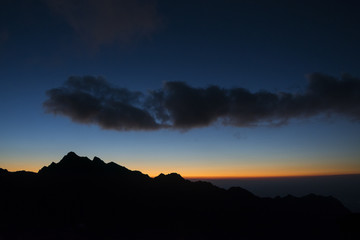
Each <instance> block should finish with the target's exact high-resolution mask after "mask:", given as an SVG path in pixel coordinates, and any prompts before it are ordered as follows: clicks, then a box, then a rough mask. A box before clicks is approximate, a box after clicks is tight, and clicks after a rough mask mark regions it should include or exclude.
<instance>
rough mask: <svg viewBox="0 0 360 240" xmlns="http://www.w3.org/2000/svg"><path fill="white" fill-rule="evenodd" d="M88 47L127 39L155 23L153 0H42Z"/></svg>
mask: <svg viewBox="0 0 360 240" xmlns="http://www.w3.org/2000/svg"><path fill="white" fill-rule="evenodd" d="M43 1H44V2H45V3H46V4H47V5H48V7H49V8H50V9H51V10H52V11H53V12H54V13H56V14H57V15H58V16H60V17H62V18H63V19H64V20H65V21H66V22H67V23H68V24H69V25H70V26H71V27H72V28H73V29H74V31H75V33H76V34H78V36H79V37H80V38H81V39H82V40H83V41H85V42H86V43H87V44H88V45H90V46H92V47H99V46H101V45H107V44H112V43H114V42H118V43H119V42H120V43H127V42H129V41H133V40H134V39H136V38H138V37H146V36H149V35H150V34H152V33H153V32H154V31H155V30H156V28H157V25H158V24H159V17H158V14H157V9H156V1H155V0H76V1H74V0H43Z"/></svg>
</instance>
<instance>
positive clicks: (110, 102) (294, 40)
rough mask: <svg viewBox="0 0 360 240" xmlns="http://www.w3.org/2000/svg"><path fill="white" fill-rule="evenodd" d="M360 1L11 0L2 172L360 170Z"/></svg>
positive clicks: (0, 16)
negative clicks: (67, 161) (98, 167)
mask: <svg viewBox="0 0 360 240" xmlns="http://www.w3.org/2000/svg"><path fill="white" fill-rule="evenodd" d="M359 10H360V4H359V3H357V2H356V1H332V0H328V1H250V0H244V1H241V0H239V1H213V0H208V1H200V0H193V1H186V0H183V1H177V0H174V1H166V0H158V1H155V0H154V1H152V0H149V1H142V0H119V1H116V0H102V1H97V0H88V1H86V0H77V1H70V0H2V1H1V2H0V82H1V88H0V111H1V118H0V119H1V120H0V123H1V124H0V167H1V168H6V169H8V170H11V171H16V170H29V171H38V170H39V169H40V168H41V167H43V166H45V165H49V164H50V163H51V162H58V161H59V160H60V159H61V158H62V157H63V156H64V155H65V154H66V153H67V152H69V151H74V152H76V153H77V154H78V155H80V156H88V157H89V158H93V157H94V156H98V157H100V158H101V159H103V160H104V161H105V162H110V161H113V162H116V163H118V164H120V165H122V166H125V167H127V168H129V169H132V170H135V169H136V170H140V171H142V172H143V173H146V174H149V175H150V176H156V175H158V174H160V173H171V172H177V173H180V174H181V175H182V176H185V177H259V176H262V177H264V176H266V177H269V176H303V175H306V176H308V175H331V174H352V173H360V122H359V120H360V68H359V66H360V59H359V56H360V44H358V43H359V42H360V28H359V27H358V25H359V22H360V15H359V14H358V12H359Z"/></svg>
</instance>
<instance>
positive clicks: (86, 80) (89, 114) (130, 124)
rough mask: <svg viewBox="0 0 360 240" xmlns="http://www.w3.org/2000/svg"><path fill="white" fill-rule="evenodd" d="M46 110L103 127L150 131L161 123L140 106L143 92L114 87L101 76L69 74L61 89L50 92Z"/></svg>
mask: <svg viewBox="0 0 360 240" xmlns="http://www.w3.org/2000/svg"><path fill="white" fill-rule="evenodd" d="M47 95H48V97H49V99H48V100H47V101H45V102H44V107H45V110H46V112H48V113H54V114H61V115H65V116H68V117H70V118H71V119H72V120H73V121H75V122H79V123H89V124H98V125H99V126H100V127H102V128H104V129H115V130H137V129H143V130H150V129H157V128H159V125H158V124H157V123H156V122H155V120H154V119H153V117H152V116H151V115H150V114H149V112H147V111H146V110H144V109H142V108H141V107H139V103H140V99H141V97H142V93H140V92H131V91H129V90H127V89H124V88H114V87H112V86H110V85H109V84H108V83H107V82H106V81H105V80H104V79H103V78H101V77H97V78H96V77H91V76H86V77H70V78H69V79H68V80H67V81H66V82H65V84H64V86H63V87H61V88H54V89H51V90H49V91H47Z"/></svg>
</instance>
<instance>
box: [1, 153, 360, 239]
mask: <svg viewBox="0 0 360 240" xmlns="http://www.w3.org/2000/svg"><path fill="white" fill-rule="evenodd" d="M0 189H1V191H2V194H1V198H0V206H2V210H1V212H0V216H1V218H0V239H264V238H265V239H358V237H359V236H360V235H359V230H358V228H357V226H359V225H358V223H359V216H358V215H356V214H352V213H351V212H350V211H349V210H348V209H346V208H345V207H344V206H343V205H342V204H341V202H339V201H338V200H337V199H335V198H333V197H323V196H318V195H314V194H309V195H307V196H304V197H301V198H298V197H293V196H286V197H277V198H260V197H257V196H255V195H254V194H252V193H251V192H249V191H247V190H246V189H243V188H241V187H232V188H230V189H228V190H225V189H222V188H219V187H216V186H214V185H212V184H211V183H208V182H202V181H197V182H192V181H189V180H186V179H184V178H183V177H181V176H180V175H179V174H177V173H171V174H167V175H165V174H160V175H159V176H157V177H155V178H151V177H149V176H148V175H146V174H143V173H141V172H139V171H132V170H129V169H127V168H126V167H123V166H120V165H118V164H116V163H113V162H110V163H105V162H104V161H102V160H101V159H100V158H98V157H94V158H93V160H90V159H89V158H87V157H80V156H78V155H76V154H75V153H74V152H69V153H68V154H67V155H65V156H64V157H63V158H62V159H61V160H60V161H59V162H58V163H54V162H53V163H51V164H50V165H49V166H45V167H43V168H42V169H40V170H39V172H38V173H32V172H25V171H20V172H9V171H7V170H6V169H0Z"/></svg>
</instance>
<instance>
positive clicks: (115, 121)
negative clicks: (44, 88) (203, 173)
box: [44, 73, 360, 130]
mask: <svg viewBox="0 0 360 240" xmlns="http://www.w3.org/2000/svg"><path fill="white" fill-rule="evenodd" d="M308 80H309V83H308V85H307V87H306V89H305V90H304V91H303V92H302V93H285V92H281V93H272V92H267V91H259V92H256V93H252V92H250V91H248V90H247V89H244V88H232V89H223V88H220V87H218V86H209V87H207V88H193V87H191V86H188V85H187V84H186V83H184V82H166V83H165V84H164V86H163V88H162V89H158V90H154V91H149V92H148V93H146V94H144V93H141V92H133V91H129V90H127V89H125V88H117V87H113V86H111V85H110V84H109V83H107V82H106V80H105V79H103V78H100V77H98V78H95V77H91V76H87V77H70V78H69V79H68V80H67V81H66V82H65V84H64V86H63V87H61V88H55V89H51V90H49V91H48V92H47V94H48V97H49V99H48V100H47V101H46V102H45V103H44V107H45V109H46V111H47V112H49V113H54V114H62V115H65V116H68V117H70V118H71V119H72V120H73V121H76V122H80V123H93V124H98V125H99V126H101V127H102V128H105V129H115V130H155V129H160V128H170V129H181V130H188V129H191V128H197V127H206V126H209V125H211V124H214V123H216V122H218V123H221V124H224V125H232V126H238V127H247V126H257V125H264V124H265V125H282V124H286V123H287V122H288V121H289V120H290V119H294V118H308V117H312V116H315V115H318V114H327V115H329V116H331V115H332V114H341V115H344V116H346V117H348V118H350V119H352V120H356V121H359V120H360V79H358V78H354V77H352V76H350V75H344V76H342V78H341V79H337V78H334V77H331V76H327V75H324V74H320V73H314V74H311V75H309V76H308Z"/></svg>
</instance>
